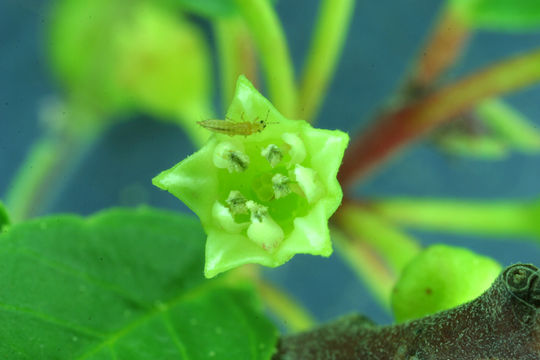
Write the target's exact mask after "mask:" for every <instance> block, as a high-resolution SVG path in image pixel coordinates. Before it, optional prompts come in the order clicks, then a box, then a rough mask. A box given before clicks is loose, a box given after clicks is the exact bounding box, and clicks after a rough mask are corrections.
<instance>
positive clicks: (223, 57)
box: [214, 17, 257, 109]
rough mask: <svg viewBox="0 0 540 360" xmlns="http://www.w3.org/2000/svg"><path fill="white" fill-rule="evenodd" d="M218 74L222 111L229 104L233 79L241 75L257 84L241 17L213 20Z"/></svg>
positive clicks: (253, 56) (249, 41)
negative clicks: (219, 73) (219, 76)
mask: <svg viewBox="0 0 540 360" xmlns="http://www.w3.org/2000/svg"><path fill="white" fill-rule="evenodd" d="M214 35H215V37H216V43H217V49H218V53H219V56H218V59H219V65H220V72H221V94H222V96H221V97H222V105H223V109H227V108H228V107H229V104H230V103H231V101H232V98H233V94H234V89H235V87H236V80H237V79H238V76H240V75H242V74H244V75H245V76H246V77H247V78H248V79H249V81H251V82H252V83H253V84H254V85H256V84H257V61H256V54H255V49H254V44H253V40H252V38H251V36H250V34H249V30H248V28H247V27H246V24H245V22H244V21H243V19H242V18H241V17H224V18H218V19H216V20H215V21H214Z"/></svg>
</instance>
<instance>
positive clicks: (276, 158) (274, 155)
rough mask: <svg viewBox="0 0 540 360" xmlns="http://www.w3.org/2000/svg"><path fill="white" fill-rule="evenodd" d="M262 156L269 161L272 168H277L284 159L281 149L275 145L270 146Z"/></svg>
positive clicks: (262, 152) (264, 150) (263, 151)
mask: <svg viewBox="0 0 540 360" xmlns="http://www.w3.org/2000/svg"><path fill="white" fill-rule="evenodd" d="M261 155H262V156H264V157H265V158H266V160H268V162H269V163H270V166H272V167H275V166H276V165H277V164H279V162H280V161H281V159H283V153H282V152H281V150H280V148H279V147H278V146H277V145H275V144H270V145H268V146H267V147H266V148H264V149H263V150H262V151H261Z"/></svg>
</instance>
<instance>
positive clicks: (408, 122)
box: [338, 50, 540, 186]
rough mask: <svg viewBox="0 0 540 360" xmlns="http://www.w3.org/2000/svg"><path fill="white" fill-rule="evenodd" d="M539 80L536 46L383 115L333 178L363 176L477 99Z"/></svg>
mask: <svg viewBox="0 0 540 360" xmlns="http://www.w3.org/2000/svg"><path fill="white" fill-rule="evenodd" d="M538 81H540V50H535V51H532V52H529V53H526V54H523V55H520V56H517V57H514V58H511V59H509V60H505V61H502V62H500V63H498V64H495V65H493V66H491V67H489V68H487V69H485V70H483V71H481V72H478V73H475V74H473V75H471V76H468V77H466V78H464V79H462V80H460V81H457V82H455V83H454V84H451V85H449V86H446V87H445V88H442V89H441V90H440V91H438V92H436V93H435V94H433V95H430V96H427V97H426V98H424V99H422V100H421V101H419V102H418V103H415V104H412V105H410V106H407V107H405V108H401V109H398V110H397V111H395V112H392V113H390V114H384V115H383V116H382V117H381V118H379V119H377V121H376V122H375V123H374V124H373V125H372V126H371V128H368V129H367V131H364V132H363V133H362V135H361V136H360V137H359V138H357V140H356V141H355V142H353V143H352V144H351V145H350V146H349V148H348V149H347V152H346V153H345V157H344V159H343V165H342V166H341V168H340V172H339V176H338V177H339V180H340V182H341V184H342V186H347V185H350V184H351V183H352V182H353V181H354V180H355V179H357V178H359V177H361V176H365V175H366V174H367V173H368V172H369V171H371V170H373V168H375V167H376V166H379V165H380V164H382V163H383V161H385V160H387V159H388V158H390V156H391V155H394V154H395V153H396V152H397V151H398V150H400V149H402V148H403V147H405V146H406V145H408V144H410V143H412V142H413V141H416V140H417V139H419V138H420V137H421V136H422V135H425V134H426V133H427V132H428V131H430V130H432V129H433V128H435V127H436V126H438V125H441V124H443V123H444V122H445V121H449V120H451V119H452V118H453V117H454V116H456V115H459V114H460V113H462V112H464V111H466V110H468V109H470V108H471V107H473V106H474V105H476V104H477V103H479V102H480V101H482V100H484V99H487V98H490V97H494V96H499V95H502V94H505V93H508V92H511V91H515V90H517V89H520V88H523V87H525V86H528V85H531V84H534V83H537V82H538Z"/></svg>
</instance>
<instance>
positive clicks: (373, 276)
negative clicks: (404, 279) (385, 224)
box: [332, 228, 397, 311]
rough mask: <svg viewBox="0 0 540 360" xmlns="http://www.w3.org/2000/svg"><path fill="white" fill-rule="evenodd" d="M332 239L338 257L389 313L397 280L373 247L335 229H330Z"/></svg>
mask: <svg viewBox="0 0 540 360" xmlns="http://www.w3.org/2000/svg"><path fill="white" fill-rule="evenodd" d="M332 239H333V241H334V244H335V245H336V249H337V250H338V251H339V253H340V255H341V256H342V257H343V258H344V259H345V260H346V261H347V262H348V263H349V265H350V266H351V268H352V269H353V270H354V271H355V272H356V274H357V275H358V277H359V278H360V279H361V280H362V281H363V282H364V284H366V286H367V287H368V288H369V289H370V291H371V292H372V293H373V295H374V297H375V299H376V300H377V301H378V302H379V303H380V304H381V305H382V306H383V307H384V308H385V309H386V310H388V311H389V310H390V294H391V292H392V288H393V286H394V284H395V283H396V280H397V278H396V276H395V275H394V274H393V273H392V271H390V269H388V266H387V265H386V264H385V263H384V261H383V260H382V259H381V257H380V256H379V254H377V252H376V251H375V249H374V248H373V246H371V245H369V244H367V243H366V242H363V241H361V240H360V239H357V238H355V237H351V236H349V234H345V233H344V232H342V231H340V230H338V229H335V228H334V229H332Z"/></svg>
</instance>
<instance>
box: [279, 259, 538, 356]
mask: <svg viewBox="0 0 540 360" xmlns="http://www.w3.org/2000/svg"><path fill="white" fill-rule="evenodd" d="M539 307H540V272H539V270H538V268H536V267H534V266H532V265H527V264H516V265H513V266H510V267H508V268H506V269H505V270H504V271H503V273H502V274H501V275H500V276H499V277H498V278H497V280H496V281H495V282H494V283H493V285H492V286H491V287H490V288H489V289H488V290H487V291H486V292H485V293H484V294H483V295H481V296H480V297H478V298H477V299H475V300H473V301H471V302H469V303H467V304H464V305H461V306H459V307H457V308H454V309H451V310H447V311H443V312H440V313H437V314H434V315H430V316H427V317H424V318H422V319H418V320H414V321H411V322H407V323H404V324H399V325H391V326H377V325H375V324H373V323H371V322H370V321H369V320H367V319H366V318H364V317H361V316H359V315H353V316H348V317H345V318H342V319H340V320H337V321H336V322H334V323H331V324H328V325H323V326H321V327H320V328H318V329H315V330H312V331H309V332H304V333H300V334H294V335H289V336H285V337H283V338H282V339H281V340H280V343H279V347H278V352H277V354H276V355H275V356H274V358H273V360H312V359H313V360H355V359H362V360H379V359H380V360H400V359H404V360H405V359H407V360H424V359H426V360H427V359H429V360H439V359H440V360H443V359H444V360H453V359H456V360H458V359H459V360H467V359H471V360H473V359H500V360H502V359H505V360H539V359H540V316H539V314H538V312H539V310H538V309H539Z"/></svg>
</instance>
